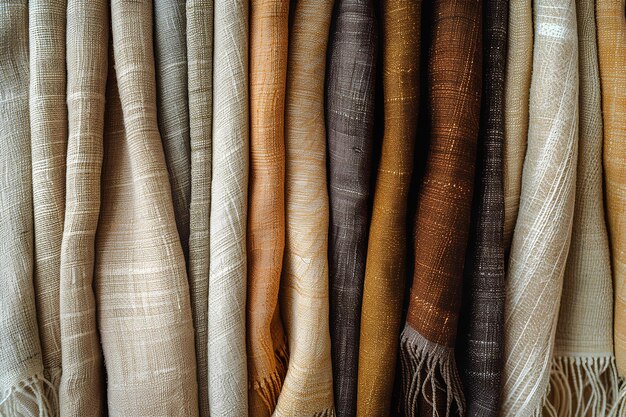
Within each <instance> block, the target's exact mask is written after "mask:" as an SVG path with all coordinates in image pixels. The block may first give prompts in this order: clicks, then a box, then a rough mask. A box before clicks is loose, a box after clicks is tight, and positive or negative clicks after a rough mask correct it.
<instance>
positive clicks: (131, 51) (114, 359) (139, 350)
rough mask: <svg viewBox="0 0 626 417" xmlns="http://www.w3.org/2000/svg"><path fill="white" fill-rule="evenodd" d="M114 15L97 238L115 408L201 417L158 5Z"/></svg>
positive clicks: (118, 3) (126, 6)
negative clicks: (161, 70)
mask: <svg viewBox="0 0 626 417" xmlns="http://www.w3.org/2000/svg"><path fill="white" fill-rule="evenodd" d="M111 22H112V28H113V56H114V62H111V65H110V70H109V80H110V83H109V86H108V91H107V94H108V100H107V106H108V108H107V122H106V127H107V131H106V134H105V140H104V142H105V151H104V163H103V165H104V167H103V175H102V202H103V205H102V210H101V214H100V222H99V224H98V234H97V244H96V247H97V258H96V295H97V299H98V329H99V330H100V335H101V338H102V348H103V352H104V358H105V363H106V371H107V397H108V412H109V415H111V416H120V415H179V416H194V415H197V414H198V387H197V383H196V361H195V352H194V334H193V322H192V315H191V306H190V299H189V287H188V283H187V276H186V273H185V259H184V255H183V251H182V248H181V244H180V241H179V237H178V233H177V230H176V221H175V216H174V209H173V203H172V195H171V191H170V188H169V187H168V186H167V184H169V182H168V174H167V168H166V162H165V157H164V154H163V145H162V142H161V137H160V135H159V131H158V126H157V114H156V113H157V104H156V85H155V69H154V68H155V66H154V55H153V48H152V46H153V45H152V33H153V31H152V29H153V26H152V2H151V1H135V2H127V1H123V0H113V1H112V2H111ZM112 60H113V59H112ZM113 64H114V65H113ZM129 329H132V331H129Z"/></svg>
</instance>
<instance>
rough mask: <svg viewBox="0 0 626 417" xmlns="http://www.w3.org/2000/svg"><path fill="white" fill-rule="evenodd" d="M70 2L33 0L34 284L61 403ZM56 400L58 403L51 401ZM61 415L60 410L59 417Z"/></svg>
mask: <svg viewBox="0 0 626 417" xmlns="http://www.w3.org/2000/svg"><path fill="white" fill-rule="evenodd" d="M66 3H67V2H66V0H55V1H49V0H45V1H42V0H38V1H33V0H31V2H30V4H29V10H28V14H29V16H28V18H29V35H28V37H29V47H30V83H29V86H30V91H29V109H30V131H31V150H32V181H33V214H34V230H33V232H34V242H33V243H34V248H33V250H34V254H35V258H34V264H33V285H34V290H35V302H36V306H37V320H38V323H39V337H40V339H41V352H42V358H43V367H44V376H45V377H46V379H48V380H49V381H50V382H51V383H52V388H53V389H51V390H49V392H48V397H52V398H51V403H53V404H57V403H58V399H57V398H56V397H57V395H58V394H57V389H58V386H59V380H60V379H61V324H60V321H59V282H60V276H59V273H60V263H61V240H62V237H63V218H64V216H65V156H66V148H67V106H66V104H65V93H66V83H65V81H66V80H65V78H66V69H65V23H66V10H67V4H66ZM52 399H54V401H52ZM56 413H58V410H55V413H54V414H56Z"/></svg>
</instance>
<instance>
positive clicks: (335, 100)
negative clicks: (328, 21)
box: [326, 0, 378, 417]
mask: <svg viewBox="0 0 626 417" xmlns="http://www.w3.org/2000/svg"><path fill="white" fill-rule="evenodd" d="M334 16H335V17H334V25H333V29H334V30H333V33H332V36H331V40H330V45H329V63H328V67H329V68H328V72H327V88H326V111H327V114H326V124H327V127H328V167H329V169H328V182H329V183H328V189H329V207H330V217H329V222H330V229H329V241H328V245H329V247H328V259H329V282H330V337H331V352H332V363H333V384H334V395H335V405H336V411H337V415H338V416H340V417H348V416H356V397H357V379H358V371H357V370H358V364H359V332H360V323H361V301H362V297H363V279H364V277H365V257H366V255H367V236H368V226H369V209H368V204H369V191H370V178H371V168H372V151H373V133H374V97H375V81H376V55H377V43H378V31H377V27H376V17H375V15H374V2H373V1H371V0H339V1H337V3H336V5H335V13H334Z"/></svg>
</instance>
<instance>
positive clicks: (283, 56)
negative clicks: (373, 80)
mask: <svg viewBox="0 0 626 417" xmlns="http://www.w3.org/2000/svg"><path fill="white" fill-rule="evenodd" d="M288 36H289V1H287V0H252V2H251V17H250V184H249V206H248V240H247V249H248V304H247V306H246V315H247V329H246V330H247V352H248V404H249V413H250V415H252V416H270V415H271V414H272V413H273V412H274V408H275V407H276V402H277V401H278V395H279V394H280V389H281V387H282V382H283V379H284V378H285V372H286V371H287V369H286V367H287V345H286V340H285V334H284V331H283V326H282V322H281V319H280V311H279V308H278V291H279V288H280V274H281V270H282V265H283V251H284V248H285V84H286V78H287V54H288V49H287V48H288Z"/></svg>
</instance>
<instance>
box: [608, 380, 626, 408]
mask: <svg viewBox="0 0 626 417" xmlns="http://www.w3.org/2000/svg"><path fill="white" fill-rule="evenodd" d="M607 417H626V378H621V380H620V387H619V391H618V392H617V394H616V396H615V402H614V403H613V407H611V411H610V412H609V414H608V416H607Z"/></svg>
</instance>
